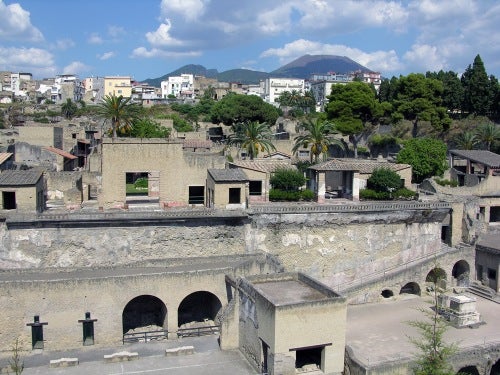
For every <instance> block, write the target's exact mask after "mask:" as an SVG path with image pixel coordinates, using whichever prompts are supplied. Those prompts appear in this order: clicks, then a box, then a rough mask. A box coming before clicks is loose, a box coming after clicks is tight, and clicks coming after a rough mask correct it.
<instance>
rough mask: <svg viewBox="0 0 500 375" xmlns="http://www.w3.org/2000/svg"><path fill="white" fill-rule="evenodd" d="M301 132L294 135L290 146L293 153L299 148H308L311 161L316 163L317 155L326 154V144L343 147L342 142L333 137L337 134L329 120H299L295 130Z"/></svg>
mask: <svg viewBox="0 0 500 375" xmlns="http://www.w3.org/2000/svg"><path fill="white" fill-rule="evenodd" d="M301 131H302V132H303V134H299V135H298V136H296V137H295V139H294V141H295V144H294V146H293V148H292V152H293V153H297V151H298V150H299V149H300V148H310V154H311V162H312V161H313V158H314V162H315V163H317V162H318V157H319V155H321V154H323V156H324V157H326V155H328V146H330V145H334V144H335V145H338V146H339V147H341V148H342V149H344V144H343V143H342V142H341V141H340V140H338V139H335V138H334V135H335V134H337V132H336V131H335V128H334V126H333V124H332V123H331V122H328V121H323V120H322V119H321V118H316V120H314V121H313V120H311V119H310V118H309V119H307V120H306V121H304V122H301V123H300V124H299V125H298V126H297V132H301Z"/></svg>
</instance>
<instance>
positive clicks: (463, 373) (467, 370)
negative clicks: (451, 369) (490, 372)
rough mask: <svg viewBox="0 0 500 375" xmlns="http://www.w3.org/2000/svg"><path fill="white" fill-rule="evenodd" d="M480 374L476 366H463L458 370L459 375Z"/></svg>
mask: <svg viewBox="0 0 500 375" xmlns="http://www.w3.org/2000/svg"><path fill="white" fill-rule="evenodd" d="M458 374H460V375H479V371H478V370H477V368H476V366H467V367H462V368H461V369H460V370H458V372H457V375H458Z"/></svg>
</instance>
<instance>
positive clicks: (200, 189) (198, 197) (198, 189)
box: [189, 186, 205, 204]
mask: <svg viewBox="0 0 500 375" xmlns="http://www.w3.org/2000/svg"><path fill="white" fill-rule="evenodd" d="M189 204H205V187H204V186H190V187H189Z"/></svg>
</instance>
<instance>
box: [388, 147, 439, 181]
mask: <svg viewBox="0 0 500 375" xmlns="http://www.w3.org/2000/svg"><path fill="white" fill-rule="evenodd" d="M446 151H447V148H446V144H445V143H444V142H442V141H440V140H439V139H434V138H412V139H409V140H407V141H405V142H404V147H403V149H402V150H401V151H399V153H398V154H397V156H396V161H397V162H398V163H406V164H410V165H411V166H412V180H413V181H414V182H417V183H420V182H422V181H423V180H424V179H426V178H429V177H432V176H442V175H443V172H444V171H445V170H446V168H447V162H446V161H447V159H446Z"/></svg>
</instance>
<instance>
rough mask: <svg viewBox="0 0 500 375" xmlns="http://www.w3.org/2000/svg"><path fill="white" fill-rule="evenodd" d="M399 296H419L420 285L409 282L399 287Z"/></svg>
mask: <svg viewBox="0 0 500 375" xmlns="http://www.w3.org/2000/svg"><path fill="white" fill-rule="evenodd" d="M399 294H416V295H417V296H419V295H420V285H418V283H416V282H414V281H411V282H409V283H406V284H405V285H403V286H402V287H401V290H400V291H399Z"/></svg>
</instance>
